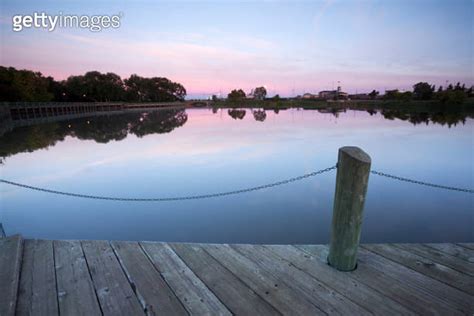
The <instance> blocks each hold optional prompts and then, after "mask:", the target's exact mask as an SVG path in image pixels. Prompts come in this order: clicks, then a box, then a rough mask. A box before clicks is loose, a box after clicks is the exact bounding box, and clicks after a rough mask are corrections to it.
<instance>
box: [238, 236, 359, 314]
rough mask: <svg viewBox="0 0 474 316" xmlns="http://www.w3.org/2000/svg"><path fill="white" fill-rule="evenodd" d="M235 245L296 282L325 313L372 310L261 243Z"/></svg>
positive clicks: (357, 312) (264, 265) (275, 271)
mask: <svg viewBox="0 0 474 316" xmlns="http://www.w3.org/2000/svg"><path fill="white" fill-rule="evenodd" d="M231 247H232V248H234V249H236V250H237V251H238V252H240V253H241V254H243V255H244V256H246V257H247V258H249V259H250V260H252V261H254V262H255V263H256V264H258V265H259V266H260V267H262V268H263V269H265V270H267V271H269V272H270V273H273V274H275V275H278V278H279V279H280V280H281V281H280V282H285V283H286V284H292V285H294V286H295V287H297V288H298V289H300V290H301V291H302V292H303V295H304V296H305V297H306V298H307V299H308V300H309V301H310V302H312V303H313V304H314V305H316V306H318V307H319V308H320V309H321V310H322V311H324V312H325V313H328V314H339V315H348V314H355V315H362V314H367V313H368V310H366V309H364V308H362V307H361V306H359V305H357V304H355V303H354V302H352V301H351V300H349V299H348V298H347V297H345V296H343V295H341V294H340V293H338V292H336V291H335V290H334V289H333V288H331V287H329V286H328V285H326V284H324V283H322V282H320V281H319V280H317V279H315V278H313V277H312V276H311V275H309V274H308V273H305V272H303V271H301V270H300V269H297V268H295V266H293V265H291V264H288V263H287V262H284V261H283V260H280V258H279V257H278V256H277V255H276V254H275V253H273V252H271V251H269V250H268V249H266V248H264V247H263V246H261V245H232V246H231Z"/></svg>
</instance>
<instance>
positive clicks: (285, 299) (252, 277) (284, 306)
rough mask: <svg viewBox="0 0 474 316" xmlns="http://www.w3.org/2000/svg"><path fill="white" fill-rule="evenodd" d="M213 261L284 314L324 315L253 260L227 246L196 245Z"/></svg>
mask: <svg viewBox="0 0 474 316" xmlns="http://www.w3.org/2000/svg"><path fill="white" fill-rule="evenodd" d="M199 247H202V248H203V249H204V250H205V251H206V252H207V253H209V254H210V255H211V256H212V257H213V258H214V259H216V260H217V261H218V262H219V263H221V264H222V265H223V266H224V267H226V268H227V269H228V270H229V271H231V272H232V273H233V274H234V275H236V276H238V277H239V279H240V280H242V282H244V283H245V284H246V285H247V286H248V287H249V288H251V289H252V290H253V291H254V292H255V293H257V294H258V295H260V296H261V297H262V298H263V299H265V300H266V301H267V302H269V303H270V304H271V305H272V306H274V307H275V308H277V309H278V310H279V311H280V312H281V313H282V314H284V315H295V314H296V315H325V313H324V312H323V311H322V310H321V309H319V308H318V307H317V306H315V305H314V304H312V303H311V302H310V301H308V300H307V299H306V298H305V295H304V293H303V292H302V291H301V290H299V289H298V288H296V287H294V286H291V285H288V284H286V283H284V282H282V280H281V279H280V278H279V277H278V275H274V274H272V273H270V272H268V271H267V270H265V269H262V268H261V267H260V266H259V265H257V264H256V263H255V262H253V261H252V260H250V259H248V258H247V257H245V256H244V255H242V254H241V253H239V252H237V251H236V250H234V249H232V248H231V247H230V246H229V245H212V244H209V245H199Z"/></svg>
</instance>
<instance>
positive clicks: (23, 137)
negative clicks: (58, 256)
mask: <svg viewBox="0 0 474 316" xmlns="http://www.w3.org/2000/svg"><path fill="white" fill-rule="evenodd" d="M302 109H303V110H309V111H313V112H315V111H317V112H319V113H324V114H332V115H333V116H334V117H335V118H339V115H340V114H341V113H345V112H346V111H347V109H346V108H345V107H341V106H331V107H327V108H323V109H317V110H311V109H305V108H302ZM247 110H249V111H251V113H252V115H253V118H254V120H255V121H258V122H264V121H265V120H266V118H267V112H266V110H265V109H247ZM247 110H246V109H245V108H233V109H227V114H228V115H229V116H230V117H231V118H233V119H234V120H238V121H239V120H243V119H244V118H245V115H246V112H247ZM272 110H273V112H274V114H275V115H278V114H279V113H280V110H287V109H280V108H278V107H276V108H273V109H272ZM297 110H298V111H299V110H300V109H297ZM361 111H366V112H367V113H369V114H370V116H375V115H377V114H378V113H380V114H381V116H382V117H383V118H385V119H387V120H395V119H398V120H402V121H406V122H410V123H412V124H413V125H418V124H426V125H428V124H429V123H432V124H439V125H441V126H447V127H449V128H451V127H452V126H456V125H457V124H463V125H464V124H465V122H466V118H468V117H469V118H473V117H474V115H473V114H472V113H470V112H463V111H460V110H459V109H449V108H448V109H435V110H433V111H432V112H420V111H411V112H410V111H407V110H399V109H384V110H377V109H367V110H361ZM212 113H214V114H217V113H218V109H217V108H212ZM187 120H188V115H187V113H186V111H185V110H184V109H167V110H154V111H153V110H150V111H145V112H136V111H134V112H129V113H123V112H121V113H120V114H117V113H116V114H111V115H100V116H94V117H80V118H76V119H69V120H64V121H60V120H58V121H56V122H50V123H44V124H40V125H31V126H23V127H17V128H15V129H13V130H11V131H9V132H6V133H5V134H4V135H3V136H1V137H0V163H1V162H3V161H4V159H5V158H6V157H9V156H12V155H15V154H17V153H22V152H33V151H35V150H38V149H42V148H48V147H50V146H54V145H55V144H56V143H57V142H59V141H63V140H64V138H65V137H66V136H71V137H75V138H77V139H80V140H94V141H96V142H97V143H108V142H110V141H112V140H114V141H121V140H123V139H125V138H126V137H127V135H129V134H133V135H136V136H138V137H143V136H145V135H148V134H162V133H169V132H171V131H172V130H173V129H175V128H177V127H181V126H183V125H184V124H185V123H186V121H187Z"/></svg>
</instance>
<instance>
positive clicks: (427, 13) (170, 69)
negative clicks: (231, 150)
mask: <svg viewBox="0 0 474 316" xmlns="http://www.w3.org/2000/svg"><path fill="white" fill-rule="evenodd" d="M35 11H36V12H43V11H44V12H47V13H48V14H58V13H59V12H63V13H64V14H79V15H80V14H94V15H96V14H107V15H112V14H117V13H119V12H121V13H122V14H123V17H122V20H121V23H122V24H121V27H120V28H119V29H116V30H104V31H102V32H99V33H93V32H90V31H88V30H79V29H74V30H71V29H60V30H55V31H54V32H47V31H45V30H32V29H29V30H24V31H22V32H16V33H15V32H13V31H12V22H11V19H12V16H13V15H15V14H32V13H33V12H35ZM473 16H474V13H473V1H469V0H468V1H461V0H454V1H434V0H433V1H428V0H415V1H396V0H394V1H368V0H367V1H293V2H284V1H245V2H244V1H220V2H218V1H212V2H203V1H192V2H185V1H173V2H159V1H133V2H132V1H127V2H126V1H11V0H2V4H1V33H0V34H1V41H2V47H1V60H0V61H1V64H2V65H5V66H14V67H17V68H28V69H33V70H38V71H41V72H43V73H44V74H46V75H53V76H54V77H56V78H58V79H63V78H66V77H67V76H68V75H71V74H80V73H84V72H86V71H88V70H99V71H111V72H116V73H118V74H120V75H121V76H128V75H130V74H132V73H138V74H140V75H143V76H166V77H169V78H170V79H172V80H175V81H178V82H181V83H183V84H184V85H185V87H186V88H187V90H188V92H189V94H190V95H191V96H193V95H195V96H203V95H207V94H210V93H217V92H219V91H222V92H223V93H227V92H228V91H229V90H230V89H232V88H244V90H246V91H249V90H250V89H251V88H252V87H255V86H257V85H265V86H267V89H268V90H269V92H270V94H274V93H279V94H281V95H291V94H293V93H295V94H301V93H303V92H317V91H319V90H322V89H330V88H332V87H333V86H336V85H337V81H340V82H341V85H342V87H343V89H344V90H347V91H349V92H355V91H369V90H371V89H373V88H375V89H379V90H384V89H393V88H399V89H409V88H410V87H411V86H412V85H413V84H414V83H416V82H418V81H429V82H431V83H434V84H437V85H439V84H445V82H446V80H449V81H450V82H457V81H461V82H466V84H468V85H470V84H473V83H474V79H473V72H474V70H473V64H474V61H473V50H474V44H473Z"/></svg>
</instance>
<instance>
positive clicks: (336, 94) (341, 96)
mask: <svg viewBox="0 0 474 316" xmlns="http://www.w3.org/2000/svg"><path fill="white" fill-rule="evenodd" d="M319 98H320V99H325V100H347V99H348V98H349V95H348V94H347V93H346V92H342V91H341V87H337V90H324V91H320V92H319Z"/></svg>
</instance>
